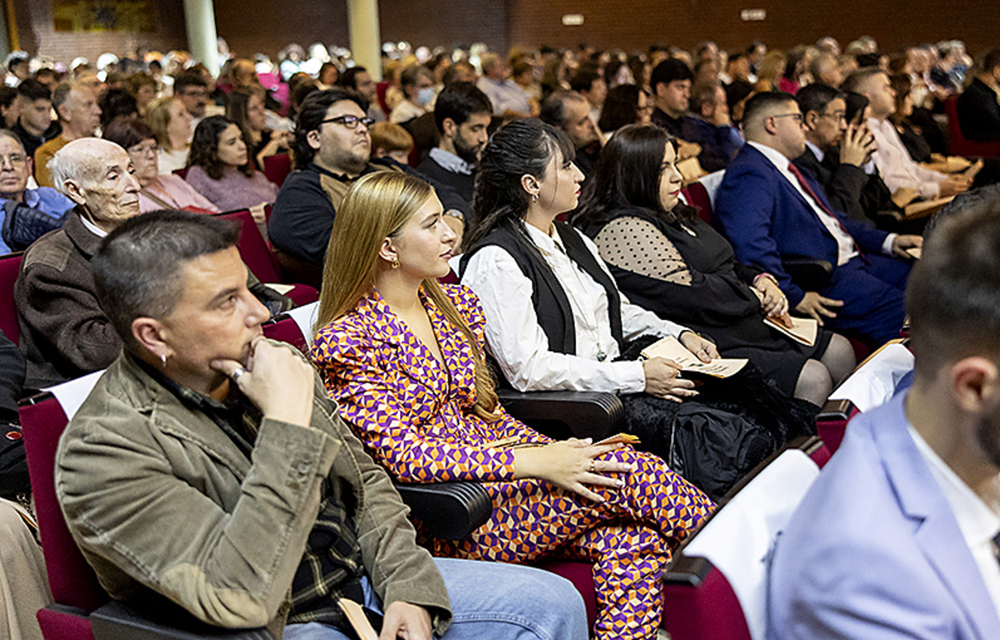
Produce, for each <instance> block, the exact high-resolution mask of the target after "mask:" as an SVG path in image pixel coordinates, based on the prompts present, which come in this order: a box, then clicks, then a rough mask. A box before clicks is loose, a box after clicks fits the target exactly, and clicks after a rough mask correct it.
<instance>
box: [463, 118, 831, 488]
mask: <svg viewBox="0 0 1000 640" xmlns="http://www.w3.org/2000/svg"><path fill="white" fill-rule="evenodd" d="M581 181H582V175H581V174H580V171H579V170H578V169H577V168H576V167H575V166H574V164H573V146H572V144H571V143H570V141H569V139H568V138H567V137H566V135H565V134H564V133H562V132H561V131H559V130H558V129H555V128H554V127H551V126H548V125H545V124H542V123H540V122H538V121H532V120H522V121H516V122H512V123H510V124H508V125H505V126H504V127H502V128H501V129H499V130H498V131H497V132H496V133H495V134H494V135H493V138H492V139H491V140H490V142H489V143H488V144H487V145H486V148H485V149H484V150H483V154H482V157H481V159H480V169H479V175H478V176H477V178H476V189H475V197H474V199H473V210H474V212H475V214H476V219H477V220H478V222H477V224H476V226H474V227H473V228H472V230H471V231H470V232H467V236H466V237H467V239H466V247H467V248H466V252H465V254H464V255H463V257H462V262H461V271H462V283H463V284H467V285H468V286H469V287H470V288H471V289H472V290H473V291H475V292H476V294H477V295H478V296H479V298H480V300H481V301H482V306H483V311H484V313H485V316H486V338H487V342H488V343H489V345H490V352H491V353H492V355H493V356H494V358H495V359H496V361H497V363H498V364H499V367H500V370H501V371H502V372H503V375H504V377H505V378H506V380H507V381H508V382H509V383H510V384H511V385H512V386H513V387H514V388H515V389H517V390H519V391H545V390H571V391H606V392H613V393H619V394H622V399H623V401H624V402H625V409H626V415H627V418H626V424H627V428H628V429H630V430H631V432H632V433H634V434H635V435H637V436H639V437H640V438H641V439H642V446H643V447H645V448H646V449H648V450H649V451H652V452H654V453H656V454H658V455H659V456H661V457H662V458H664V459H665V460H667V461H668V463H669V464H670V465H671V468H673V469H674V470H676V471H678V472H679V473H681V475H683V476H684V477H685V478H687V479H688V480H690V481H692V482H693V483H695V484H696V485H697V486H699V487H700V488H701V489H703V490H704V491H706V492H707V493H708V494H709V496H711V497H721V496H722V495H723V494H724V493H725V491H727V490H728V489H729V488H730V487H731V486H732V485H733V484H735V483H736V482H737V481H738V480H739V479H740V478H741V477H742V476H743V475H744V474H745V473H746V472H748V471H749V470H750V469H752V468H753V466H754V465H755V464H756V463H757V462H760V461H761V460H762V459H763V458H764V457H766V456H767V455H768V454H769V453H771V452H772V451H774V450H775V449H777V448H778V447H779V446H780V445H781V444H783V443H784V442H785V441H786V440H787V439H789V438H790V437H795V436H797V435H800V434H804V433H808V432H809V431H810V430H811V429H812V428H813V427H812V424H811V423H812V420H813V417H814V414H815V408H814V407H811V405H809V406H808V407H806V406H802V405H805V403H801V404H795V403H797V402H798V401H795V400H791V399H789V398H787V397H786V396H784V395H783V394H781V393H780V392H779V391H778V390H777V389H774V388H772V387H769V386H768V384H767V383H766V381H765V380H764V379H763V378H762V377H761V376H760V373H759V372H757V370H756V369H755V368H753V367H752V366H751V367H746V368H745V370H744V371H741V372H740V373H738V374H736V375H735V376H732V377H731V378H728V379H725V380H719V381H712V382H708V383H706V384H704V385H703V386H702V387H699V388H697V389H696V388H695V387H696V385H695V383H694V381H693V380H692V379H690V378H689V377H688V376H687V375H683V376H682V375H681V372H680V367H679V366H677V364H676V363H675V362H674V361H672V360H668V359H665V358H658V357H654V358H649V359H646V360H640V359H639V358H640V352H641V351H642V349H644V348H645V347H647V346H649V345H650V344H651V343H653V342H655V341H656V340H657V339H660V338H665V337H673V338H675V339H677V341H678V342H680V343H681V345H682V346H683V347H685V348H686V349H687V350H689V351H690V352H691V353H692V354H694V357H696V358H698V359H700V360H702V361H709V360H710V359H712V358H715V357H718V352H717V349H716V346H715V344H714V343H712V342H711V341H710V340H708V339H706V338H705V337H703V336H700V335H698V334H697V333H696V332H695V331H693V330H691V329H690V328H689V327H686V326H681V325H679V324H677V323H674V322H671V321H670V320H665V319H662V318H660V317H659V316H657V315H656V314H654V313H652V312H650V311H647V310H645V309H643V308H641V307H639V306H638V305H635V304H632V303H630V302H629V301H628V300H627V299H625V297H624V296H622V295H621V293H620V292H619V290H618V287H617V285H616V284H615V281H614V279H613V278H612V276H611V273H610V272H609V271H608V270H607V267H606V266H605V265H604V263H603V262H602V260H601V258H600V255H599V254H598V251H597V247H595V246H594V244H593V242H592V241H591V240H590V239H589V238H586V237H585V236H584V235H583V234H581V233H580V232H578V231H576V230H575V229H573V228H572V227H570V226H569V225H567V224H565V223H562V222H557V221H556V217H557V216H559V215H561V214H564V213H567V212H569V211H571V210H573V209H575V208H576V206H577V204H578V197H579V193H580V182H581ZM789 403H791V404H793V405H794V406H793V407H792V409H790V410H786V409H785V408H784V407H785V406H786V405H788V404H789Z"/></svg>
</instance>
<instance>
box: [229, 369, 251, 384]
mask: <svg viewBox="0 0 1000 640" xmlns="http://www.w3.org/2000/svg"><path fill="white" fill-rule="evenodd" d="M246 372H247V370H246V369H244V368H243V367H236V370H235V371H233V374H232V375H231V376H230V377H231V378H232V379H233V382H235V381H237V380H239V379H240V376H241V375H243V374H244V373H246Z"/></svg>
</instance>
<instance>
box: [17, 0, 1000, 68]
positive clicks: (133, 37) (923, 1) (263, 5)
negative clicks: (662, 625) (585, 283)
mask: <svg viewBox="0 0 1000 640" xmlns="http://www.w3.org/2000/svg"><path fill="white" fill-rule="evenodd" d="M14 1H15V7H16V11H17V17H18V29H19V33H20V38H21V46H22V48H24V49H26V50H28V51H33V52H38V53H41V54H43V55H48V56H52V57H53V58H56V59H58V60H62V61H65V62H68V61H69V60H71V59H72V58H73V57H76V56H78V55H83V56H86V57H88V58H90V59H91V60H94V59H96V57H97V55H99V54H100V53H103V52H104V51H112V52H114V53H117V54H119V55H121V53H123V52H125V51H126V50H127V49H128V48H130V47H131V46H134V44H135V43H136V42H139V41H141V42H145V43H147V44H148V45H149V46H150V47H151V48H157V49H161V50H164V51H165V50H169V49H172V48H178V47H184V46H185V42H186V37H185V32H184V13H183V2H182V0H153V3H152V4H153V6H155V7H156V8H157V11H158V12H159V15H158V21H157V31H156V32H155V33H152V34H125V33H109V34H92V33H83V34H73V33H57V32H55V31H54V29H53V27H52V14H51V8H50V7H51V0H14ZM904 6H905V8H906V11H905V13H904V12H903V11H902V10H900V7H904ZM834 7H835V8H836V11H835V12H833V11H832V8H834ZM748 8H763V9H766V10H767V18H766V19H765V20H764V21H763V22H743V21H742V20H741V19H740V11H741V10H742V9H748ZM379 9H380V14H381V20H382V25H381V28H382V38H383V40H392V41H396V40H407V41H409V42H411V43H413V44H414V45H421V44H427V45H431V46H434V45H438V44H442V45H452V44H462V45H468V44H470V43H473V42H486V43H488V44H489V45H490V47H491V48H494V49H499V50H504V51H505V50H506V49H507V48H508V47H509V46H512V45H520V44H525V45H534V46H537V45H539V44H550V45H554V46H575V45H576V44H577V43H579V42H588V43H591V44H593V45H595V46H598V47H602V48H607V47H621V48H623V49H626V50H632V49H643V50H644V49H646V48H647V47H648V46H649V45H650V44H651V43H654V42H656V43H669V44H676V45H679V46H681V47H684V48H691V47H693V46H694V45H695V44H696V43H697V42H699V41H700V40H703V39H705V38H712V39H714V40H715V41H717V42H718V43H719V44H720V45H721V46H722V47H723V48H726V49H736V48H742V47H744V46H745V45H746V44H747V43H748V42H749V41H750V40H752V39H754V38H758V39H761V40H763V41H764V42H766V43H767V44H768V45H769V46H772V47H778V48H787V47H790V46H793V45H795V44H797V43H799V42H814V41H816V40H817V39H818V38H820V37H821V36H825V35H832V36H834V37H836V38H838V39H840V40H841V42H842V43H843V44H846V43H847V42H848V41H849V40H851V39H853V38H856V37H857V36H859V35H862V34H864V33H868V34H871V35H873V36H875V37H876V38H877V39H878V41H879V43H880V44H881V45H882V49H883V50H886V51H892V50H895V49H897V48H899V47H901V46H903V45H906V44H911V43H920V42H932V41H937V40H942V39H946V38H955V37H958V38H962V39H964V40H965V41H966V43H967V44H968V46H969V50H970V51H972V52H977V51H979V50H982V49H984V48H989V47H994V46H1000V36H997V35H996V30H995V28H994V25H995V15H994V14H995V10H994V7H993V4H992V3H990V2H974V3H973V2H940V0H839V2H836V3H831V2H819V1H818V0H795V1H794V2H793V1H792V0H678V1H677V2H673V3H669V4H668V3H666V2H663V1H662V0H628V1H626V2H614V1H609V0H603V1H601V2H598V1H596V0H380V3H379ZM215 11H216V25H217V29H218V32H219V35H221V36H223V37H225V38H226V39H227V40H228V41H229V44H230V46H231V47H232V49H233V51H234V52H236V53H237V54H240V55H250V54H253V53H255V52H258V51H263V52H266V53H268V54H270V55H272V56H273V55H275V54H276V53H277V52H278V50H279V49H281V48H283V47H284V46H285V45H286V44H288V43H289V42H298V43H300V44H302V45H303V46H308V45H309V44H310V43H312V42H323V43H324V44H328V45H329V44H331V43H332V44H338V45H341V46H348V35H347V5H346V2H345V1H344V0H281V1H280V2H275V1H274V0H215ZM568 13H579V14H583V15H584V18H585V22H584V24H583V26H579V27H565V26H563V25H562V23H561V18H562V16H563V15H564V14H568Z"/></svg>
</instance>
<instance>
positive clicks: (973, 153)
mask: <svg viewBox="0 0 1000 640" xmlns="http://www.w3.org/2000/svg"><path fill="white" fill-rule="evenodd" d="M956 100H957V98H948V99H947V100H945V101H944V112H945V115H947V116H948V145H949V147H950V149H951V153H952V155H956V156H965V157H966V158H996V157H1000V142H974V141H972V140H968V139H966V138H965V136H963V135H962V127H961V125H960V124H959V122H958V108H957V106H956V105H957V103H956Z"/></svg>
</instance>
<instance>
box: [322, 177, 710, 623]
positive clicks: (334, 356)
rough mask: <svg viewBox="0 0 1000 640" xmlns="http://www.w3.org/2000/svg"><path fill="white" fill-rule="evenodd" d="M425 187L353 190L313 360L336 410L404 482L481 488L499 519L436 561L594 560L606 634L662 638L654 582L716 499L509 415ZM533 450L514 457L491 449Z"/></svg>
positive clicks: (656, 470) (441, 550) (602, 448)
mask: <svg viewBox="0 0 1000 640" xmlns="http://www.w3.org/2000/svg"><path fill="white" fill-rule="evenodd" d="M442 217H443V210H442V206H441V203H440V201H439V200H438V198H437V196H436V195H435V194H434V192H433V190H432V189H431V188H430V187H429V186H428V185H427V184H426V183H423V182H421V181H420V180H417V179H415V178H412V177H410V176H407V175H405V174H402V173H389V172H380V173H376V174H372V175H369V176H366V177H364V178H362V179H361V180H359V181H358V182H357V184H356V185H354V186H353V187H352V188H351V190H350V191H349V192H348V194H347V196H346V198H345V199H344V203H343V206H342V207H341V210H340V211H338V213H337V218H336V221H335V222H334V227H333V233H332V235H331V237H330V245H329V248H328V250H327V254H326V255H327V259H326V268H325V272H324V274H323V289H322V293H321V296H320V311H319V322H318V325H317V326H318V327H320V328H319V330H318V331H317V334H316V337H315V341H314V343H313V357H314V359H315V361H316V363H317V365H318V366H319V369H320V371H321V374H322V375H323V376H324V379H325V381H326V385H327V389H328V390H329V392H330V396H331V398H333V399H335V400H336V401H337V402H338V403H339V405H340V411H341V415H342V416H343V417H344V419H345V420H346V421H347V422H348V423H350V424H353V425H354V427H355V429H356V431H357V433H358V435H359V436H360V437H361V438H362V440H363V441H364V442H365V444H366V445H367V446H368V448H369V450H370V451H371V452H372V454H373V456H374V457H375V458H376V459H377V460H379V461H380V462H381V463H382V464H383V465H385V466H386V467H387V468H388V469H389V471H390V472H391V473H392V474H393V475H395V476H396V477H397V478H398V479H399V480H401V481H403V482H415V483H416V482H445V481H454V480H472V481H481V482H483V483H484V486H485V487H486V488H487V490H488V491H489V492H490V495H491V497H492V499H493V507H494V511H493V516H492V518H491V519H490V521H489V522H488V523H487V524H485V525H484V526H482V527H480V528H479V529H478V530H477V531H475V532H474V533H473V534H471V535H470V536H469V537H468V538H466V539H465V540H462V541H459V542H452V541H444V540H434V541H431V543H432V545H433V549H434V551H435V553H436V554H438V555H446V556H456V557H463V558H474V559H479V560H493V561H499V562H514V563H528V562H534V561H537V560H539V559H540V558H543V557H546V556H555V557H560V558H572V559H580V560H586V561H590V562H593V563H594V582H595V584H596V586H597V602H598V617H597V623H596V626H595V629H594V633H595V635H596V637H597V638H599V639H601V640H605V639H611V638H615V639H626V640H627V639H632V638H635V639H638V638H643V639H646V638H652V637H655V634H656V628H657V627H658V625H659V622H660V618H661V614H662V599H661V596H660V587H659V583H658V579H659V575H660V573H661V572H662V570H663V569H664V567H665V566H666V565H667V563H668V562H669V560H670V557H671V552H672V550H673V549H675V548H676V547H677V545H678V544H679V543H680V542H681V541H682V540H683V539H684V538H685V537H687V536H688V535H689V534H690V533H691V532H692V531H693V530H694V529H695V528H696V527H697V526H698V524H699V523H700V522H701V521H702V520H703V519H704V518H705V517H706V516H707V515H708V514H709V513H710V512H711V510H712V508H713V505H712V502H711V501H710V500H709V499H708V498H707V497H706V496H705V495H704V494H702V493H701V492H700V491H699V490H698V489H696V488H695V487H693V486H692V485H690V484H688V483H687V482H686V481H685V480H683V479H682V478H681V477H679V476H678V475H676V474H675V473H674V472H673V471H671V470H670V469H669V468H667V466H666V465H665V464H664V463H663V462H662V461H661V460H660V459H659V458H657V457H655V456H653V455H650V454H645V453H638V452H635V451H634V450H632V449H631V448H629V447H627V446H624V445H621V444H603V445H601V444H592V443H590V442H588V441H583V440H568V441H561V442H556V441H553V440H552V439H550V438H547V437H545V436H543V435H541V434H539V433H537V432H535V431H533V430H532V429H530V428H528V427H527V426H525V425H524V424H522V423H520V422H518V421H517V420H515V419H513V418H512V417H510V416H509V415H508V414H507V413H506V412H505V411H504V409H503V407H501V406H500V405H499V404H498V402H497V395H496V392H495V390H494V385H493V380H492V379H491V377H490V374H489V370H488V369H487V367H486V366H485V364H484V362H483V345H484V323H485V320H484V317H483V314H482V310H481V309H480V307H479V302H478V299H477V298H476V296H475V294H473V293H472V292H471V291H470V290H469V289H467V288H465V287H462V286H460V285H443V286H442V285H439V284H438V283H437V278H439V277H442V276H444V275H446V274H447V273H448V271H449V267H448V259H449V258H450V257H451V251H452V246H453V242H454V234H453V233H452V232H451V230H450V228H449V227H448V225H447V224H446V223H445V222H444V220H443V218H442ZM501 440H503V441H507V442H516V443H520V444H523V443H532V444H534V445H535V446H530V447H518V448H510V447H503V446H495V445H492V443H496V442H497V441H501Z"/></svg>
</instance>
